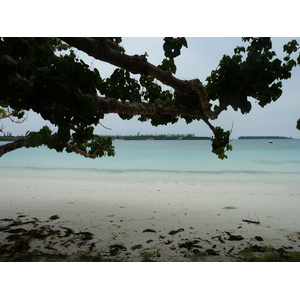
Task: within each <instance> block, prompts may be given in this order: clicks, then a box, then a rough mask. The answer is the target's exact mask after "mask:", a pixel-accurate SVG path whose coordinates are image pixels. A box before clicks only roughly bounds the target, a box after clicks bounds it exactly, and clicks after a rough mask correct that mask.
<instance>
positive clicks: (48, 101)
mask: <svg viewBox="0 0 300 300" xmlns="http://www.w3.org/2000/svg"><path fill="white" fill-rule="evenodd" d="M67 49H68V46H67V45H65V44H63V43H62V42H61V41H60V40H59V39H55V38H3V39H2V40H0V57H1V56H2V55H7V54H9V56H10V57H11V58H12V59H13V60H14V61H15V62H16V63H17V74H7V75H6V76H5V77H4V79H3V80H2V81H1V82H0V90H1V93H0V104H1V105H2V106H9V107H11V108H12V109H13V110H14V111H15V114H16V116H18V117H20V116H22V114H23V110H30V109H32V110H33V111H35V112H37V113H38V114H40V115H41V116H42V117H43V119H45V120H48V121H50V122H51V123H52V124H53V125H55V126H56V127H57V130H56V132H55V133H52V132H51V131H49V129H46V127H43V128H42V129H41V130H40V131H39V132H32V133H28V134H27V142H26V146H31V147H38V146H40V145H42V144H44V145H47V146H48V147H49V148H50V149H55V150H56V151H59V152H60V151H63V150H64V149H66V145H67V144H68V143H73V144H76V145H77V146H78V147H79V148H80V149H82V150H83V151H86V152H87V153H88V152H89V151H90V149H92V150H91V151H93V150H94V148H95V147H96V146H99V147H100V148H101V149H103V151H102V152H101V151H99V156H103V155H104V154H105V153H106V154H108V155H111V154H112V150H113V148H112V145H110V146H109V147H108V146H107V142H108V141H109V140H107V141H106V142H105V143H104V144H103V143H98V142H96V141H95V139H94V137H93V130H94V129H93V125H97V124H99V120H100V119H102V118H103V113H102V112H99V111H97V110H95V108H94V104H95V95H96V94H97V90H98V89H101V87H102V86H103V80H102V78H101V77H100V74H99V72H98V70H97V69H94V70H91V69H90V67H89V66H88V65H87V64H85V63H84V62H83V61H82V60H81V59H79V58H77V57H76V55H75V53H74V51H72V50H71V51H68V53H59V52H58V51H61V50H67ZM72 131H74V132H73V133H72Z"/></svg>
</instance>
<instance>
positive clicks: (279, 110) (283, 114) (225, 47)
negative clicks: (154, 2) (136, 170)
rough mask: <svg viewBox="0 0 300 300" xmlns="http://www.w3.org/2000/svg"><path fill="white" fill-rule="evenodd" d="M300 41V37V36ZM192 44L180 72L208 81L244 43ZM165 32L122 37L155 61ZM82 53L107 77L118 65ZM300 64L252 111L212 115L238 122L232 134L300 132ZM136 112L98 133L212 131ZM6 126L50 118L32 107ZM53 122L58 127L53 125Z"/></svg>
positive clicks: (23, 127) (278, 43)
mask: <svg viewBox="0 0 300 300" xmlns="http://www.w3.org/2000/svg"><path fill="white" fill-rule="evenodd" d="M291 39H293V38H287V37H285V38H273V39H272V40H273V47H274V50H275V52H276V53H277V54H278V55H279V56H281V57H282V46H283V44H284V43H286V42H287V41H289V40H291ZM296 39H297V40H298V42H300V38H296ZM187 42H188V48H187V49H186V48H183V49H182V54H181V55H180V56H179V57H177V58H176V59H175V62H176V65H177V72H176V74H175V76H176V77H178V78H180V79H184V80H188V79H193V78H199V79H200V80H201V81H202V82H203V83H204V84H205V79H206V78H207V76H209V75H210V73H211V71H212V70H214V69H216V68H217V66H218V63H219V61H220V59H221V58H222V56H223V54H228V55H232V54H233V49H234V48H235V47H236V46H238V45H243V44H244V43H243V42H242V41H241V38H236V37H234V38H233V37H230V38H227V37H221V38H216V37H212V38H208V37H204V38H198V37H192V38H187ZM162 44H163V38H150V37H147V38H137V37H135V38H123V46H124V48H125V49H126V53H127V54H129V55H133V54H144V53H145V52H147V53H148V55H149V56H148V61H149V62H150V63H152V64H154V65H158V64H159V63H161V61H162V59H163V58H164V55H163V49H162ZM77 55H78V56H79V57H80V58H81V59H83V60H84V61H85V62H86V63H87V64H89V65H91V66H92V67H96V68H98V69H99V72H100V74H101V76H102V77H104V78H105V77H106V76H109V75H110V74H111V73H112V72H113V70H114V67H113V66H110V65H108V64H106V63H102V62H98V61H97V60H95V59H93V58H91V57H88V56H87V55H85V54H83V53H82V52H80V51H78V52H77ZM299 83H300V67H297V68H295V70H294V71H293V74H292V78H291V79H289V80H287V81H284V82H283V95H282V96H281V98H280V99H278V100H277V102H274V103H271V104H269V105H267V106H266V107H265V108H261V107H260V106H258V105H257V104H255V103H254V101H252V110H251V112H250V113H249V114H247V115H242V114H241V113H239V112H235V111H233V110H232V109H228V110H227V111H224V112H223V113H222V114H221V115H220V116H219V118H218V119H217V120H214V121H212V124H213V125H215V126H221V127H223V128H224V129H231V127H232V124H233V132H232V138H237V137H239V136H241V135H280V136H291V137H295V138H300V131H298V130H297V129H296V127H295V126H296V121H297V119H298V118H300V102H299V96H300V84H299ZM136 119H137V118H134V119H132V120H130V121H124V120H121V119H120V118H119V117H118V116H117V115H114V114H111V115H107V116H105V118H104V119H103V120H102V122H101V123H102V124H103V125H104V126H105V127H108V128H111V130H107V129H105V128H103V127H102V126H100V125H99V126H97V128H96V133H98V134H100V135H101V134H103V135H110V134H111V135H116V134H133V135H134V134H137V133H138V132H140V134H177V133H178V134H187V133H191V134H195V135H197V136H198V135H199V136H211V135H212V133H211V131H210V130H209V128H208V127H207V125H206V124H204V123H203V122H201V121H194V122H192V123H191V124H189V125H187V124H186V123H185V122H184V121H183V120H180V121H179V122H178V123H176V124H174V125H167V126H165V125H162V126H158V127H152V126H151V124H150V123H149V122H146V123H141V122H138V121H136ZM3 124H4V125H5V126H6V127H5V129H4V131H9V132H12V133H13V134H14V135H15V134H24V133H25V132H26V131H27V130H39V129H40V128H41V127H42V126H43V125H44V124H45V122H44V121H43V120H42V119H41V118H40V117H39V116H37V115H34V114H33V113H30V112H29V113H28V119H27V120H26V121H25V122H24V123H23V124H14V123H11V122H9V121H3ZM50 128H54V127H53V126H50Z"/></svg>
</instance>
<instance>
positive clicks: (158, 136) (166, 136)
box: [112, 133, 211, 140]
mask: <svg viewBox="0 0 300 300" xmlns="http://www.w3.org/2000/svg"><path fill="white" fill-rule="evenodd" d="M112 138H113V139H114V140H210V139H211V138H210V137H206V136H195V135H194V134H155V135H154V134H146V135H143V134H140V133H138V134H137V135H115V136H112Z"/></svg>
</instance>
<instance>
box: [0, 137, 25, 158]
mask: <svg viewBox="0 0 300 300" xmlns="http://www.w3.org/2000/svg"><path fill="white" fill-rule="evenodd" d="M25 141H26V139H19V140H16V141H14V142H12V143H8V144H5V145H2V146H0V157H1V156H2V155H4V154H6V153H8V152H11V151H14V150H16V149H19V148H22V147H24V146H25Z"/></svg>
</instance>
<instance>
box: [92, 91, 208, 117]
mask: <svg viewBox="0 0 300 300" xmlns="http://www.w3.org/2000/svg"><path fill="white" fill-rule="evenodd" d="M95 98H96V101H95V108H96V110H98V111H101V112H103V113H106V114H109V113H122V114H126V115H132V116H135V115H174V116H176V115H182V116H189V117H193V118H199V119H202V118H203V117H205V116H204V115H203V113H202V112H201V111H197V110H193V109H179V108H170V107H166V106H165V105H164V104H163V103H162V102H159V101H157V102H155V103H145V102H125V101H119V100H117V99H115V98H110V97H100V96H96V97H95Z"/></svg>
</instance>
